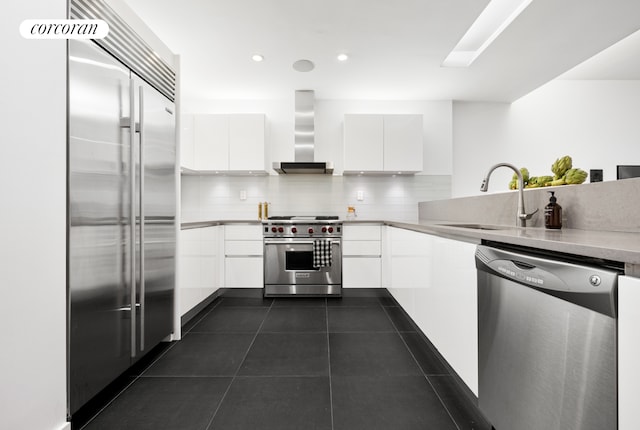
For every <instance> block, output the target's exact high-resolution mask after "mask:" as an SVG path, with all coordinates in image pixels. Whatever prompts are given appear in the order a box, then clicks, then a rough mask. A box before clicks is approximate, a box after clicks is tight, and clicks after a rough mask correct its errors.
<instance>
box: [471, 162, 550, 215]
mask: <svg viewBox="0 0 640 430" xmlns="http://www.w3.org/2000/svg"><path fill="white" fill-rule="evenodd" d="M498 167H508V168H510V169H511V170H513V171H514V172H516V175H518V214H517V218H516V222H517V224H518V225H519V226H520V227H526V226H527V220H528V219H531V217H532V216H533V215H534V214H535V213H536V212H538V209H536V210H535V211H534V212H532V213H530V214H528V213H526V212H525V210H524V193H523V191H522V190H523V189H524V178H523V177H522V172H520V169H518V168H517V167H516V166H514V165H513V164H509V163H498V164H496V165H494V166H491V168H490V169H489V171H488V172H487V174H486V175H485V177H484V179H483V180H482V185H481V186H480V191H482V192H485V193H486V192H487V190H488V189H489V177H490V176H491V174H492V173H493V171H494V170H496V169H497V168H498Z"/></svg>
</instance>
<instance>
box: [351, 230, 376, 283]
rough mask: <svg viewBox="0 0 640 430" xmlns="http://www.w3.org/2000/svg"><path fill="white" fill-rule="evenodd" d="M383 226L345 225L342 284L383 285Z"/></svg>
mask: <svg viewBox="0 0 640 430" xmlns="http://www.w3.org/2000/svg"><path fill="white" fill-rule="evenodd" d="M381 230H382V226H381V225H380V224H377V225H344V226H343V233H342V286H343V287H344V288H380V287H381V286H382V250H381V248H382V247H381V240H382V235H381Z"/></svg>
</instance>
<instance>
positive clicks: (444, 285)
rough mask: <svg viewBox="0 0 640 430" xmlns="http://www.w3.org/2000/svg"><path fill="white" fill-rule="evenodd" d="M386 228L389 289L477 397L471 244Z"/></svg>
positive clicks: (475, 306) (475, 305)
mask: <svg viewBox="0 0 640 430" xmlns="http://www.w3.org/2000/svg"><path fill="white" fill-rule="evenodd" d="M387 228H388V234H387V238H388V241H389V243H388V244H387V248H388V249H386V250H385V255H386V256H388V258H390V260H391V261H390V264H388V265H386V266H385V267H387V269H386V270H388V271H389V273H386V274H385V279H387V282H388V283H389V286H388V288H389V291H390V292H391V294H392V295H393V296H394V298H395V299H396V300H397V301H398V303H399V304H400V305H401V306H402V307H403V308H404V310H405V311H406V312H407V313H408V314H409V316H410V317H411V318H412V319H413V320H414V321H415V323H416V324H417V325H418V327H420V329H421V330H422V332H423V333H424V334H425V335H426V336H427V337H428V338H429V340H431V342H432V343H433V345H434V346H435V347H436V348H437V349H438V351H439V352H440V354H442V356H443V357H444V358H445V359H446V360H447V362H448V363H449V364H450V365H451V367H452V368H453V369H454V370H455V371H456V373H457V374H458V375H459V376H460V377H461V378H462V380H463V381H464V382H465V383H466V384H467V386H468V387H469V389H470V390H471V391H473V392H474V393H475V394H476V395H477V394H478V340H477V336H478V318H477V313H478V311H477V275H476V268H475V257H474V256H475V247H476V245H475V244H473V243H468V242H462V241H457V240H451V239H445V238H441V237H438V236H432V235H429V234H425V233H420V232H414V231H409V230H404V229H399V228H394V227H387Z"/></svg>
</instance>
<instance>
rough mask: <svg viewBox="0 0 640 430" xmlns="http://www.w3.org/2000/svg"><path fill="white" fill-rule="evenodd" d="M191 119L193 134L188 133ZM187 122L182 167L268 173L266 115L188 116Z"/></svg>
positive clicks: (185, 121) (183, 137) (210, 170)
mask: <svg viewBox="0 0 640 430" xmlns="http://www.w3.org/2000/svg"><path fill="white" fill-rule="evenodd" d="M190 121H192V124H193V125H192V133H189V132H188V126H189V122H190ZM183 123H184V125H183V135H182V142H181V150H182V156H181V166H182V167H185V168H187V169H191V170H197V171H206V172H212V171H233V172H247V173H248V172H266V161H265V116H264V114H197V115H193V116H187V115H185V117H184V118H183ZM191 154H193V155H191Z"/></svg>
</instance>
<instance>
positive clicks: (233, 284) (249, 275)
mask: <svg viewBox="0 0 640 430" xmlns="http://www.w3.org/2000/svg"><path fill="white" fill-rule="evenodd" d="M263 279H264V276H263V266H262V257H242V258H241V257H227V258H225V265H224V281H225V282H224V283H225V286H226V287H227V288H262V287H263V286H264V280H263Z"/></svg>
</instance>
